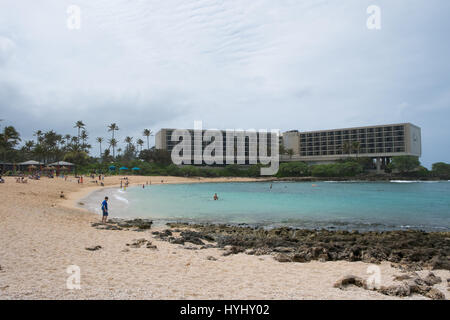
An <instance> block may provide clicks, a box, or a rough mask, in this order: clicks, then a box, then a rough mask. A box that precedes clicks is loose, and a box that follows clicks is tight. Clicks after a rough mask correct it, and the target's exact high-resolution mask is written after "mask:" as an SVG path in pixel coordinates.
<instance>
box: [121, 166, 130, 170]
mask: <svg viewBox="0 0 450 320" xmlns="http://www.w3.org/2000/svg"><path fill="white" fill-rule="evenodd" d="M119 170H128V168H127V167H120V168H119Z"/></svg>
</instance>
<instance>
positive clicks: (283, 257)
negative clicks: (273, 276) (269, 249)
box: [273, 253, 292, 262]
mask: <svg viewBox="0 0 450 320" xmlns="http://www.w3.org/2000/svg"><path fill="white" fill-rule="evenodd" d="M273 258H274V259H275V260H277V261H278V262H291V261H292V259H291V257H289V256H288V255H287V254H284V253H279V254H277V255H276V256H275V257H273Z"/></svg>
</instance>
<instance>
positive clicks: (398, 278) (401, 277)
mask: <svg viewBox="0 0 450 320" xmlns="http://www.w3.org/2000/svg"><path fill="white" fill-rule="evenodd" d="M409 279H411V276H410V275H407V274H402V275H399V276H395V277H394V280H395V281H404V280H409Z"/></svg>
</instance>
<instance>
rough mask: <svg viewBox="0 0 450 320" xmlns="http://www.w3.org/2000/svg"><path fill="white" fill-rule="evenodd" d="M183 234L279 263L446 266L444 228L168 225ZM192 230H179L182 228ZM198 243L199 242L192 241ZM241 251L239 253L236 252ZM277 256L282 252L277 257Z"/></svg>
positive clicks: (449, 263) (448, 237) (448, 238)
mask: <svg viewBox="0 0 450 320" xmlns="http://www.w3.org/2000/svg"><path fill="white" fill-rule="evenodd" d="M169 226H170V227H171V228H174V229H178V230H181V234H183V233H184V232H187V233H188V234H189V235H190V236H189V237H185V236H184V237H182V238H183V239H184V240H185V241H186V238H187V239H190V238H191V239H192V238H194V239H204V240H207V241H210V242H215V243H216V246H217V247H218V248H222V249H224V248H226V247H228V246H234V247H239V248H243V249H244V250H245V252H246V253H247V254H254V255H260V254H273V255H274V257H275V259H277V260H279V261H280V260H282V261H283V262H288V261H290V262H308V261H312V260H318V261H337V260H345V261H363V262H367V263H379V262H381V261H390V262H392V264H393V265H394V266H396V267H402V268H404V269H405V270H406V271H411V270H421V269H423V268H431V269H446V270H450V260H449V256H450V232H433V233H427V232H423V231H412V230H409V231H383V232H375V231H370V232H358V231H330V230H305V229H291V228H284V227H283V228H275V229H271V230H266V229H262V228H254V227H242V226H230V225H212V224H204V225H200V224H196V225H188V224H169ZM187 228H188V229H191V230H192V229H193V230H195V231H184V230H183V229H185V230H186V229H187ZM198 243H200V242H198ZM240 252H241V251H240ZM281 254H283V255H281Z"/></svg>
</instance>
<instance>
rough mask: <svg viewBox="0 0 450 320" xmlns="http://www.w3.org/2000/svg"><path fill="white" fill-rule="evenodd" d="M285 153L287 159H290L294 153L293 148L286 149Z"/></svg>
mask: <svg viewBox="0 0 450 320" xmlns="http://www.w3.org/2000/svg"><path fill="white" fill-rule="evenodd" d="M286 153H287V154H288V155H289V159H292V156H293V155H294V150H292V149H287V150H286Z"/></svg>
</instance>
